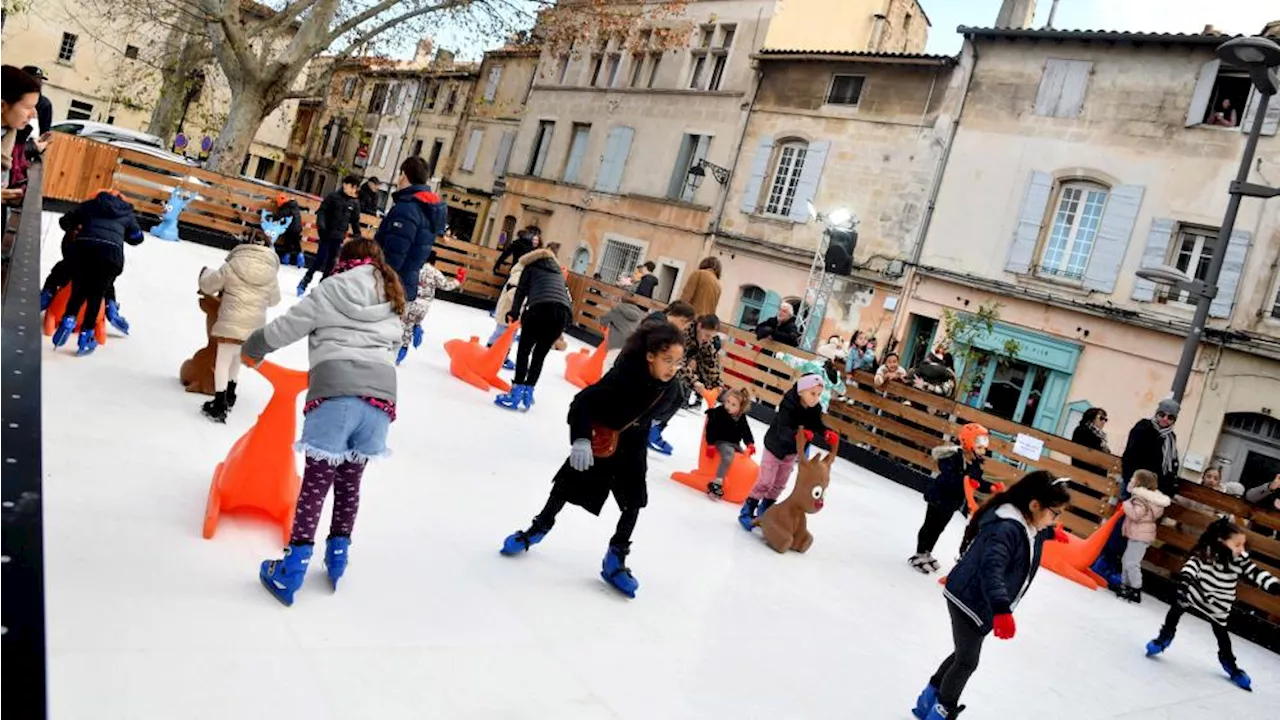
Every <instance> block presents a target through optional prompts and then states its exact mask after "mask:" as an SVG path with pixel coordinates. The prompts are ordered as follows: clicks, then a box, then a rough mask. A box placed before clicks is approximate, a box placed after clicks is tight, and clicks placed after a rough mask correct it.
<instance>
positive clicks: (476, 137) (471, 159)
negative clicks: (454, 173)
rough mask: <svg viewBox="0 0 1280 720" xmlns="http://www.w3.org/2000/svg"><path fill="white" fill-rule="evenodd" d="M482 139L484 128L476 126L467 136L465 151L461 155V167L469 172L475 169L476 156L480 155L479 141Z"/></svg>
mask: <svg viewBox="0 0 1280 720" xmlns="http://www.w3.org/2000/svg"><path fill="white" fill-rule="evenodd" d="M483 140H484V130H481V129H480V128H476V129H475V130H472V131H471V136H470V137H469V138H467V152H466V154H465V155H463V156H462V169H463V170H465V171H467V172H471V171H472V170H475V169H476V158H477V157H478V156H479V155H480V143H481V141H483Z"/></svg>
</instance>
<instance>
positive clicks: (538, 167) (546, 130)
mask: <svg viewBox="0 0 1280 720" xmlns="http://www.w3.org/2000/svg"><path fill="white" fill-rule="evenodd" d="M555 129H556V121H555V120H541V121H539V122H538V132H537V134H536V135H534V138H533V152H532V153H531V154H530V155H529V174H530V175H533V176H536V177H542V169H543V167H545V166H546V164H547V150H549V149H550V147H551V135H552V133H554V132H555Z"/></svg>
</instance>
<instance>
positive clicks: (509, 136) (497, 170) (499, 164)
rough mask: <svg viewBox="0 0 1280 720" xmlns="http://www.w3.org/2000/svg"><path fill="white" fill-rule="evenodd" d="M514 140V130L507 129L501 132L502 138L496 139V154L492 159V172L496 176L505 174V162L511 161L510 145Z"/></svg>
mask: <svg viewBox="0 0 1280 720" xmlns="http://www.w3.org/2000/svg"><path fill="white" fill-rule="evenodd" d="M515 142H516V134H515V132H513V131H511V130H508V131H506V132H504V133H502V139H500V140H499V141H498V155H497V156H496V157H495V158H494V159H493V174H494V175H496V176H497V177H504V176H506V174H507V164H508V163H510V162H511V146H512V145H514V144H515Z"/></svg>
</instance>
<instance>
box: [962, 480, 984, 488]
mask: <svg viewBox="0 0 1280 720" xmlns="http://www.w3.org/2000/svg"><path fill="white" fill-rule="evenodd" d="M964 482H965V484H966V485H968V486H969V489H970V490H977V489H978V488H979V487H981V485H979V484H978V481H977V480H974V479H973V478H965V479H964Z"/></svg>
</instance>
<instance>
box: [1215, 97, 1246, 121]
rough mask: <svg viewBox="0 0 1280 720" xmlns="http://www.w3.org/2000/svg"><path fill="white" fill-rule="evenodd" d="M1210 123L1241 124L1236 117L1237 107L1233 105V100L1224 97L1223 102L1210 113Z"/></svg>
mask: <svg viewBox="0 0 1280 720" xmlns="http://www.w3.org/2000/svg"><path fill="white" fill-rule="evenodd" d="M1209 124H1210V125H1216V126H1218V127H1231V128H1233V127H1235V126H1237V125H1239V124H1240V121H1239V119H1238V118H1237V117H1236V109H1235V108H1233V107H1231V100H1230V99H1228V98H1222V104H1221V105H1219V106H1218V109H1217V110H1214V111H1213V113H1212V114H1210V115H1209Z"/></svg>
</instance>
